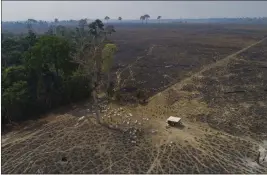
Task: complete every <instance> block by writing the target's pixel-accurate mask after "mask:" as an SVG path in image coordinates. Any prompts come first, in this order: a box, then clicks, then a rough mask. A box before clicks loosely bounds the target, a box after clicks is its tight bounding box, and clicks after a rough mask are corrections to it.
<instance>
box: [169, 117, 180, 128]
mask: <svg viewBox="0 0 267 175" xmlns="http://www.w3.org/2000/svg"><path fill="white" fill-rule="evenodd" d="M166 122H167V123H168V124H169V125H170V126H177V125H181V124H182V122H181V118H180V117H174V116H170V117H169V118H168V119H167V121H166Z"/></svg>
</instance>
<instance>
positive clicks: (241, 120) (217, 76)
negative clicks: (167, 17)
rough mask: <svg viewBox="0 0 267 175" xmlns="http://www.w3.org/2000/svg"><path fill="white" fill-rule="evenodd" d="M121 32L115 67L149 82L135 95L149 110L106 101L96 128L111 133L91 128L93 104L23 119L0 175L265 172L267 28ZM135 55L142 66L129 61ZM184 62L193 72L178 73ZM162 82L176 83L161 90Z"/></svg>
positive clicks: (6, 139)
mask: <svg viewBox="0 0 267 175" xmlns="http://www.w3.org/2000/svg"><path fill="white" fill-rule="evenodd" d="M118 30H119V29H118ZM120 30H121V31H120V35H122V36H121V40H124V41H127V42H126V43H124V44H122V45H120V48H121V53H119V55H118V57H117V59H118V60H117V62H116V65H117V66H118V65H122V66H121V67H122V68H125V67H127V65H130V64H132V63H135V64H132V66H130V67H131V68H132V73H133V74H135V81H139V82H141V81H144V80H145V81H147V83H146V84H145V83H143V84H142V86H141V83H140V84H139V86H138V87H141V88H145V89H147V90H148V91H149V92H150V95H149V96H150V98H149V101H148V104H147V105H138V106H135V107H133V106H119V105H117V104H107V103H106V102H105V101H103V104H102V105H101V106H102V120H103V122H105V123H107V124H110V125H113V126H114V128H115V129H108V128H107V127H105V126H102V125H98V124H96V122H95V119H94V109H93V108H92V106H91V105H90V102H88V103H85V104H83V105H77V106H73V107H72V108H71V109H69V110H67V112H63V113H61V114H54V115H53V114H51V115H48V117H44V118H42V119H40V120H38V121H29V122H27V124H25V125H23V127H24V126H25V128H23V127H22V126H21V127H20V128H21V129H18V130H14V131H13V132H9V133H7V134H5V135H3V136H2V157H1V160H2V165H1V168H2V173H266V172H267V165H266V164H267V163H266V161H267V158H265V160H263V159H264V156H266V155H264V154H261V155H260V156H259V149H263V150H264V149H265V147H266V144H264V143H266V141H267V135H266V133H267V123H266V122H267V118H266V116H267V115H266V114H267V96H266V95H267V94H266V93H267V79H266V77H265V76H264V75H267V69H266V66H267V59H266V58H267V57H266V56H267V55H266V54H267V50H266V49H267V47H266V46H267V41H266V39H265V40H264V39H263V38H264V35H265V36H266V30H265V33H264V30H263V29H262V30H259V29H258V28H255V27H248V26H247V27H244V26H225V27H224V28H222V26H204V25H200V26H198V27H197V28H194V27H193V26H187V27H185V26H181V28H171V29H167V28H161V29H158V28H156V29H153V28H152V29H150V28H146V27H144V28H136V29H127V28H124V29H120ZM172 30H173V31H176V32H173V33H174V34H173V33H172V32H170V31H172ZM181 31H183V33H182V32H181ZM246 32H248V34H244V33H246ZM121 33H122V34H121ZM159 33H160V34H159ZM194 33H195V35H193V34H194ZM216 33H217V34H216ZM141 34H142V35H141ZM204 34H205V35H206V36H204ZM242 36H243V37H242ZM116 37H119V36H114V38H115V39H116ZM172 37H173V38H174V39H173V38H172ZM132 38H135V40H132ZM117 42H121V41H117ZM134 42H136V43H134ZM133 43H134V44H133ZM157 45H161V47H157ZM171 45H172V46H171ZM150 46H151V47H150ZM152 46H154V47H152ZM189 46H190V47H189ZM139 47H140V48H139ZM144 48H145V49H144ZM146 48H148V49H147V50H146ZM149 48H150V49H149ZM151 48H153V49H151ZM135 49H136V51H135ZM138 49H140V52H138ZM194 49H198V50H199V51H198V52H196V50H194ZM206 51H207V52H206ZM214 52H217V53H218V57H216V58H217V59H216V60H214V59H213V57H212V53H214ZM141 53H142V54H143V55H142V54H141ZM175 53H177V54H179V55H177V56H173V55H175ZM182 53H184V55H183V54H182ZM134 54H136V55H134ZM138 54H140V55H138ZM144 55H145V56H144ZM126 56H128V57H127V58H128V59H125V58H126ZM138 56H143V59H139V60H138V61H136V59H137V57H138ZM123 58H124V59H125V60H122V59H123ZM120 59H121V60H122V61H120ZM164 62H167V63H166V64H165V63H164ZM123 64H125V65H123ZM183 64H184V65H185V64H191V65H194V66H192V67H190V69H189V68H188V69H183V68H181V66H177V65H183ZM141 65H147V66H146V67H145V68H142V66H141ZM166 65H175V66H174V67H173V68H170V67H167V68H165V66H166ZM157 66H158V67H159V68H158V69H156V67H157ZM141 68H142V71H141ZM127 69H129V68H127ZM159 70H160V71H161V72H159ZM114 71H117V69H114ZM129 72H130V71H129ZM125 74H126V73H125ZM128 74H130V73H128ZM164 74H166V75H167V76H170V77H172V78H173V80H172V81H170V82H167V81H166V84H165V86H164V85H163V84H161V85H158V84H159V82H160V81H162V80H165V79H166V78H165V77H166V76H163V75H164ZM125 77H127V75H125ZM128 84H130V85H131V81H129V82H128ZM153 88H154V89H157V90H153ZM159 91H161V92H160V93H158V92H159ZM170 115H173V116H179V117H182V120H183V126H182V127H180V128H166V123H165V120H166V118H167V117H169V116H170ZM264 141H265V142H264ZM259 157H260V159H261V160H260V161H259Z"/></svg>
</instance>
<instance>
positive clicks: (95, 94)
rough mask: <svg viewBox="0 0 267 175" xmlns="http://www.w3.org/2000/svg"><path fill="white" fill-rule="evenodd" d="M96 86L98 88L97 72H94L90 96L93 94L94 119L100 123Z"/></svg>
mask: <svg viewBox="0 0 267 175" xmlns="http://www.w3.org/2000/svg"><path fill="white" fill-rule="evenodd" d="M97 88H98V78H97V73H94V81H93V90H92V96H93V100H94V105H95V112H96V121H97V123H99V124H100V112H99V104H98V99H97Z"/></svg>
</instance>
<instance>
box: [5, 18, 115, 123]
mask: <svg viewBox="0 0 267 175" xmlns="http://www.w3.org/2000/svg"><path fill="white" fill-rule="evenodd" d="M96 24H97V25H96ZM96 31H102V32H101V33H100V32H98V33H97V35H98V36H97V37H96V34H95V33H96ZM114 31H115V30H114V28H112V27H109V30H108V31H107V30H105V29H104V25H103V23H102V22H101V21H100V20H97V23H96V22H94V25H92V24H87V23H86V21H84V20H81V21H80V23H79V26H78V27H76V28H75V29H74V30H73V29H68V28H59V27H54V28H50V30H49V31H47V32H46V33H45V34H42V35H38V34H36V33H35V32H34V31H33V30H32V28H31V26H30V25H28V33H27V34H24V35H12V34H10V33H9V34H2V62H1V66H2V75H1V76H2V82H1V83H2V89H1V90H2V111H1V112H2V124H6V123H9V122H13V121H22V120H26V119H28V118H30V117H32V116H37V115H39V114H41V113H44V112H46V111H48V110H51V109H53V108H56V107H59V106H61V105H65V104H68V103H71V102H76V101H79V100H82V99H86V98H88V97H90V94H91V91H92V88H94V87H92V83H91V82H92V73H93V71H90V70H89V69H93V68H92V67H90V66H87V65H84V66H81V63H80V62H79V60H80V61H81V60H82V59H78V60H77V57H78V58H82V57H86V56H88V55H86V54H85V53H86V49H87V48H90V47H93V45H92V43H93V42H94V41H95V40H94V38H99V36H100V34H101V35H103V37H102V38H104V40H102V42H103V43H109V42H108V40H107V35H106V34H107V33H109V34H111V32H114ZM84 43H87V44H85V45H86V47H85V45H82V44H84ZM98 48H99V49H100V50H101V49H103V48H104V45H103V44H102V45H101V46H98ZM94 49H95V48H94ZM87 50H88V49H87ZM89 50H90V49H89ZM91 50H92V49H91ZM95 50H96V49H95ZM74 58H75V59H74ZM101 58H102V57H101V55H100V56H99V57H98V58H96V59H101ZM86 59H87V57H86ZM94 59H95V58H94ZM88 60H90V58H88ZM88 65H89V64H88ZM86 66H87V67H86ZM85 67H86V69H85ZM87 69H88V70H87Z"/></svg>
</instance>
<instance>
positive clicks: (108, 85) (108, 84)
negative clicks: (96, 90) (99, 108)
mask: <svg viewBox="0 0 267 175" xmlns="http://www.w3.org/2000/svg"><path fill="white" fill-rule="evenodd" d="M107 76H108V82H107V90H106V92H107V91H108V89H109V87H110V72H108V75H107Z"/></svg>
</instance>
